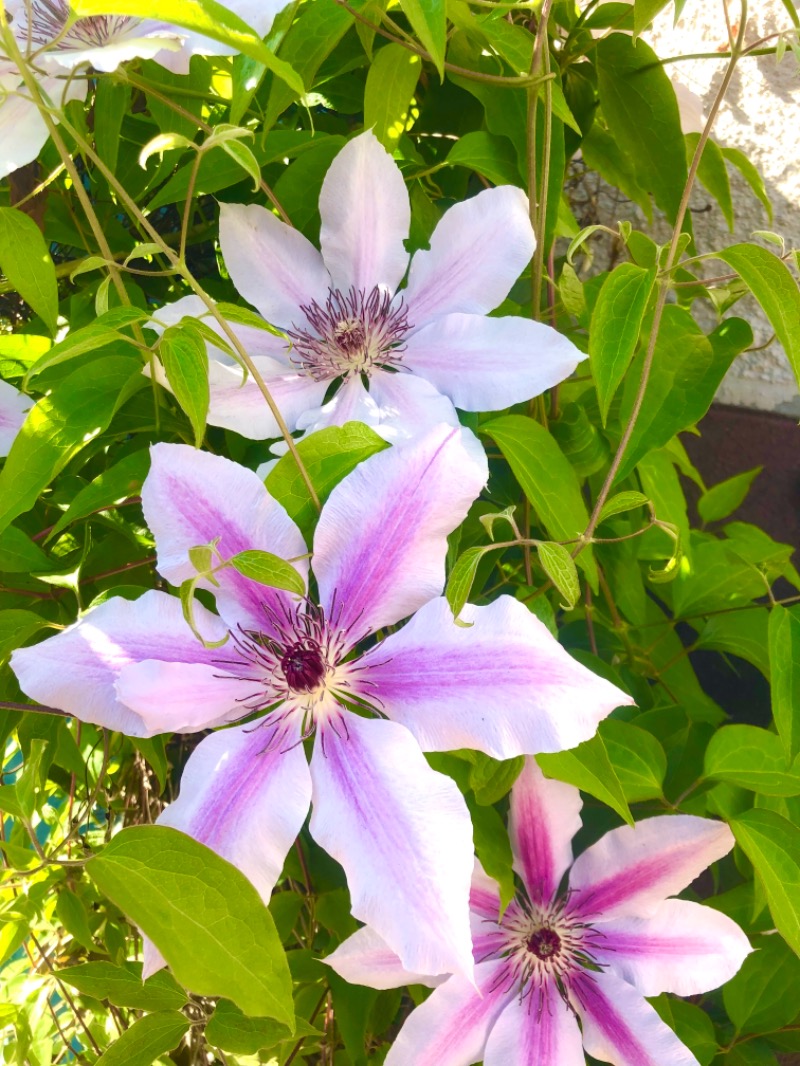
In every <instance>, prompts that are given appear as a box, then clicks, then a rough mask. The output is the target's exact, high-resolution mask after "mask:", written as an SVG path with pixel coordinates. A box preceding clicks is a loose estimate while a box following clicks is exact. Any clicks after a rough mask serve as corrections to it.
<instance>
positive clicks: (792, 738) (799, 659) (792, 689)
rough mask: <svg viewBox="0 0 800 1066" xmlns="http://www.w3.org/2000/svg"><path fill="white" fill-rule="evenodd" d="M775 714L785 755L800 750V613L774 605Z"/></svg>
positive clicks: (771, 620)
mask: <svg viewBox="0 0 800 1066" xmlns="http://www.w3.org/2000/svg"><path fill="white" fill-rule="evenodd" d="M769 664H770V673H771V675H772V717H773V718H774V719H775V725H776V727H777V729H778V734H779V736H780V738H781V740H782V741H783V747H784V750H785V752H786V758H787V760H789V761H790V762H793V761H794V759H795V758H796V756H797V754H798V753H799V752H800V613H798V611H797V609H796V608H795V609H792V610H787V609H786V608H785V607H773V608H772V610H771V611H770V615H769Z"/></svg>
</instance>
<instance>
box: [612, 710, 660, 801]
mask: <svg viewBox="0 0 800 1066" xmlns="http://www.w3.org/2000/svg"><path fill="white" fill-rule="evenodd" d="M600 735H601V736H602V738H603V743H604V744H605V746H606V751H607V752H608V758H609V761H610V762H611V765H612V766H613V767H614V772H615V773H616V775H617V780H618V781H619V783H620V785H621V786H622V791H623V792H624V793H625V798H626V799H627V801H628V803H641V802H642V801H643V800H649V799H661V797H662V796H663V786H664V776H665V774H666V772H667V756H666V755H665V754H664V749H663V748H662V747H661V745H660V744H659V742H658V740H656V738H655V737H654V736H653V734H652V733H648V732H647V730H646V729H640V728H639V727H638V726H636V725H633V724H632V723H631V722H620V721H617V719H615V718H606V720H605V721H604V722H602V723H601V725H600Z"/></svg>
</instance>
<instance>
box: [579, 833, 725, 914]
mask: <svg viewBox="0 0 800 1066" xmlns="http://www.w3.org/2000/svg"><path fill="white" fill-rule="evenodd" d="M732 847H733V835H732V834H731V831H730V829H728V827H727V826H726V825H724V824H723V823H722V822H715V821H712V820H711V819H708V818H695V817H693V816H692V815H664V816H659V817H657V818H648V819H646V820H645V821H643V822H638V823H637V825H636V826H635V827H633V826H622V827H621V828H619V829H612V831H611V832H610V833H606V835H605V836H604V837H602V838H601V839H600V840H598V842H597V843H596V844H593V845H592V847H590V848H587V850H586V851H585V852H584V853H583V854H582V855H580V856H579V857H578V858H577V859H576V861H575V865H574V866H573V867H572V871H571V873H570V879H569V882H570V888H571V889H572V893H573V894H572V896H571V897H570V909H571V910H572V911H573V912H575V913H578V914H580V915H581V916H582V917H583V918H592V917H604V918H612V917H619V916H622V915H626V914H627V915H639V916H644V915H648V914H652V913H653V912H654V911H655V910H656V909H657V907H658V906H659V904H660V903H661V902H662V901H663V900H664V899H665V898H666V897H667V896H674V895H676V894H677V893H678V892H681V891H682V890H683V889H684V888H686V886H687V885H689V884H691V882H692V881H693V880H694V879H695V878H696V877H698V876H699V875H700V874H701V873H702V872H703V870H705V869H706V867H707V866H710V865H711V863H712V862H716V860H717V859H721V858H722V856H723V855H727V853H728V852H729V851H730V850H731V848H732Z"/></svg>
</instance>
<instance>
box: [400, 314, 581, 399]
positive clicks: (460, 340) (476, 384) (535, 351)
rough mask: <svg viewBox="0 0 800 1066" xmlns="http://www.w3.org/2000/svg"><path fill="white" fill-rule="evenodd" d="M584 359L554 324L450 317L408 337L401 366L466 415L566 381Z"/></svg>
mask: <svg viewBox="0 0 800 1066" xmlns="http://www.w3.org/2000/svg"><path fill="white" fill-rule="evenodd" d="M585 358H586V357H585V356H584V355H583V354H582V353H581V352H580V351H578V349H577V348H576V347H575V345H574V344H573V343H572V342H571V341H568V340H567V338H566V337H562V336H561V334H560V333H557V332H556V331H555V330H554V329H551V328H550V326H544V325H542V323H541V322H532V321H531V320H530V319H528V318H514V317H511V316H509V317H507V318H485V317H484V316H483V315H464V314H451V315H443V316H442V317H441V318H437V319H434V320H433V321H432V322H429V323H428V325H426V326H423V327H422V329H421V330H419V331H418V332H415V333H414V334H413V336H411V337H409V338H408V341H407V343H406V350H405V352H404V353H403V356H402V360H403V366H406V367H408V368H409V369H410V370H412V371H413V372H414V373H415V374H419V375H420V376H421V377H423V378H425V379H426V380H427V381H430V382H431V383H432V384H433V385H435V386H436V388H437V389H438V390H439V392H442V393H444V395H445V396H449V397H450V399H451V400H452V401H453V403H454V404H455V405H456V407H460V408H461V410H462V411H499V410H502V409H503V408H505V407H511V406H512V404H515V403H521V402H522V401H523V400H529V399H531V397H533V396H539V395H540V394H541V393H543V392H544V391H545V390H546V389H550V388H552V387H553V386H554V385H557V384H558V383H559V382H560V381H563V380H564V379H565V378H568V377H569V375H570V374H571V373H572V372H573V370H574V369H575V367H576V366H577V365H578V363H579V362H580V361H581V360H582V359H585Z"/></svg>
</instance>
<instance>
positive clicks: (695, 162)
mask: <svg viewBox="0 0 800 1066" xmlns="http://www.w3.org/2000/svg"><path fill="white" fill-rule="evenodd" d="M723 2H727V0H723ZM741 7H742V18H741V23H740V26H739V33H738V36H737V38H736V46H735V48H734V50H733V52H732V54H731V58H730V61H729V63H728V66H727V68H726V70H725V76H724V77H723V79H722V83H721V85H720V87H719V90H718V91H717V94H716V96H715V97H714V102H713V104H712V105H711V110H710V112H709V115H708V120H707V122H706V124H705V126H704V128H703V132H702V133H701V134H700V137H699V139H698V141H697V146H696V147H695V151H694V156H693V157H692V162H691V165H690V166H689V173H688V176H687V178H686V184H685V185H684V188H683V194H682V195H681V201H680V205H679V207H678V213H677V216H676V218H675V225H674V227H673V231H672V240H671V241H670V245H669V251H668V252H667V259H666V263H665V272H666V273H669V271H671V270H672V268H673V267H674V265H675V263H676V262H677V258H678V249H679V247H680V239H681V233H682V231H683V222H684V219H685V217H686V212H687V211H688V209H689V197H690V196H691V192H692V188H693V187H694V182H695V179H696V177H697V171H698V169H699V167H700V161H701V159H702V157H703V151H704V149H705V146H706V144H707V143H708V139H709V137H710V136H711V130H712V127H713V125H714V122H715V120H716V117H717V114H718V112H719V109H720V107H721V105H722V101H723V100H724V98H725V94H726V93H727V91H728V88H729V86H730V83H731V79H732V78H733V74H734V71H735V69H736V64H737V62H738V60H739V58H740V56H741V55H742V45H743V42H744V34H745V30H746V28H747V0H741ZM668 293H669V285H668V283H667V282H665V281H663V280H662V281H661V282H660V284H659V290H658V297H657V299H656V307H655V312H654V315H653V325H652V328H651V330H650V337H649V339H648V344H647V351H646V354H645V359H644V366H643V367H642V377H641V380H640V382H639V388H638V390H637V393H636V399H635V401H634V404H633V410H632V411H631V417H630V419H629V420H628V424H627V425H626V427H625V431H624V432H623V434H622V438H621V440H620V442H619V447H618V448H617V451H616V454H615V455H614V458H613V460H612V462H611V466H610V468H609V471H608V474H607V475H606V479H605V481H604V482H603V487H602V488H601V490H600V493H599V494H598V497H597V501H596V502H595V505H594V510H593V511H592V515H591V517H590V519H589V525H588V526H587V527H586V530H585V531H584V534H583V537H582V538H581V543H579V544H578V546H577V548H576V549H575V551H574V552H573V556H575V555H577V554H578V553H579V552H581V551H582V550H583V548H585V547H586V545H587V544H588V543H589V542H590V541H591V537H592V534H593V533H594V531H595V529H596V528H597V524H598V522H599V521H600V514H601V512H602V510H603V507H604V505H605V502H606V500H607V499H608V496H609V493H610V492H611V487H612V485H613V484H614V479H615V478H616V476H617V473H618V472H619V468H620V466H621V465H622V460H623V458H624V456H625V452H626V450H627V447H628V444H629V443H630V440H631V437H632V436H633V431H634V429H635V428H636V422H637V420H638V418H639V414H640V412H641V410H642V405H643V403H644V397H645V393H646V391H647V385H648V382H649V380H650V372H651V370H652V368H653V357H654V355H655V348H656V341H657V340H658V333H659V328H660V326H661V319H662V316H663V314H664V308H665V306H666V303H667V295H668Z"/></svg>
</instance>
